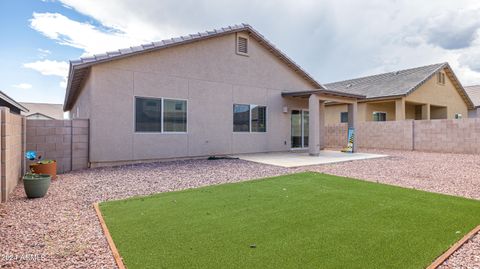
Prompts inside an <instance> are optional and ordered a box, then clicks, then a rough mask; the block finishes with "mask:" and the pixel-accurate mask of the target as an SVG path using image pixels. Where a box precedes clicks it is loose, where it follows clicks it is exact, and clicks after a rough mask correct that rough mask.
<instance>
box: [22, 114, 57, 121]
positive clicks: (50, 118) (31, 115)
mask: <svg viewBox="0 0 480 269" xmlns="http://www.w3.org/2000/svg"><path fill="white" fill-rule="evenodd" d="M33 116H42V117H45V118H47V119H49V120H55V119H54V118H52V117H50V116H47V115H45V114H42V113H32V114H29V115H26V116H25V117H27V119H28V118H32V117H33Z"/></svg>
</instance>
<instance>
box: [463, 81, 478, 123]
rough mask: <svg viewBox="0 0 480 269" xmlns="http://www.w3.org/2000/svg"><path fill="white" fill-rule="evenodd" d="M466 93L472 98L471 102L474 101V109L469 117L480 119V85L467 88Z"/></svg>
mask: <svg viewBox="0 0 480 269" xmlns="http://www.w3.org/2000/svg"><path fill="white" fill-rule="evenodd" d="M465 91H466V92H467V94H468V96H469V97H470V100H472V102H473V106H474V108H472V109H469V110H468V117H469V118H480V85H472V86H466V87H465Z"/></svg>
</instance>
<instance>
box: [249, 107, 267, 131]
mask: <svg viewBox="0 0 480 269" xmlns="http://www.w3.org/2000/svg"><path fill="white" fill-rule="evenodd" d="M251 110H252V132H265V131H266V130H267V125H266V123H267V115H266V114H267V107H264V106H256V105H252V106H251Z"/></svg>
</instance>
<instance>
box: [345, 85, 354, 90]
mask: <svg viewBox="0 0 480 269" xmlns="http://www.w3.org/2000/svg"><path fill="white" fill-rule="evenodd" d="M352 86H353V85H352V84H347V86H345V87H346V88H347V89H348V88H350V87H352Z"/></svg>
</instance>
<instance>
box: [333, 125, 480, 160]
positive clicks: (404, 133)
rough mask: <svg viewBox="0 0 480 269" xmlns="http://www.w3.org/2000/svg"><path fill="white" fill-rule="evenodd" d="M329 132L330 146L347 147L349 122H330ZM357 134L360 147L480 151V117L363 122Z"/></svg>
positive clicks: (474, 152) (462, 151)
mask: <svg viewBox="0 0 480 269" xmlns="http://www.w3.org/2000/svg"><path fill="white" fill-rule="evenodd" d="M326 133H327V136H326V145H327V147H330V148H343V147H345V145H346V141H347V124H345V123H338V124H330V125H327V126H326ZM356 138H357V140H356V143H357V147H359V148H375V149H401V150H418V151H428V152H445V153H467V154H479V153H480V118H472V119H461V120H415V121H414V120H404V121H393V122H361V123H358V124H357V130H356Z"/></svg>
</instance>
